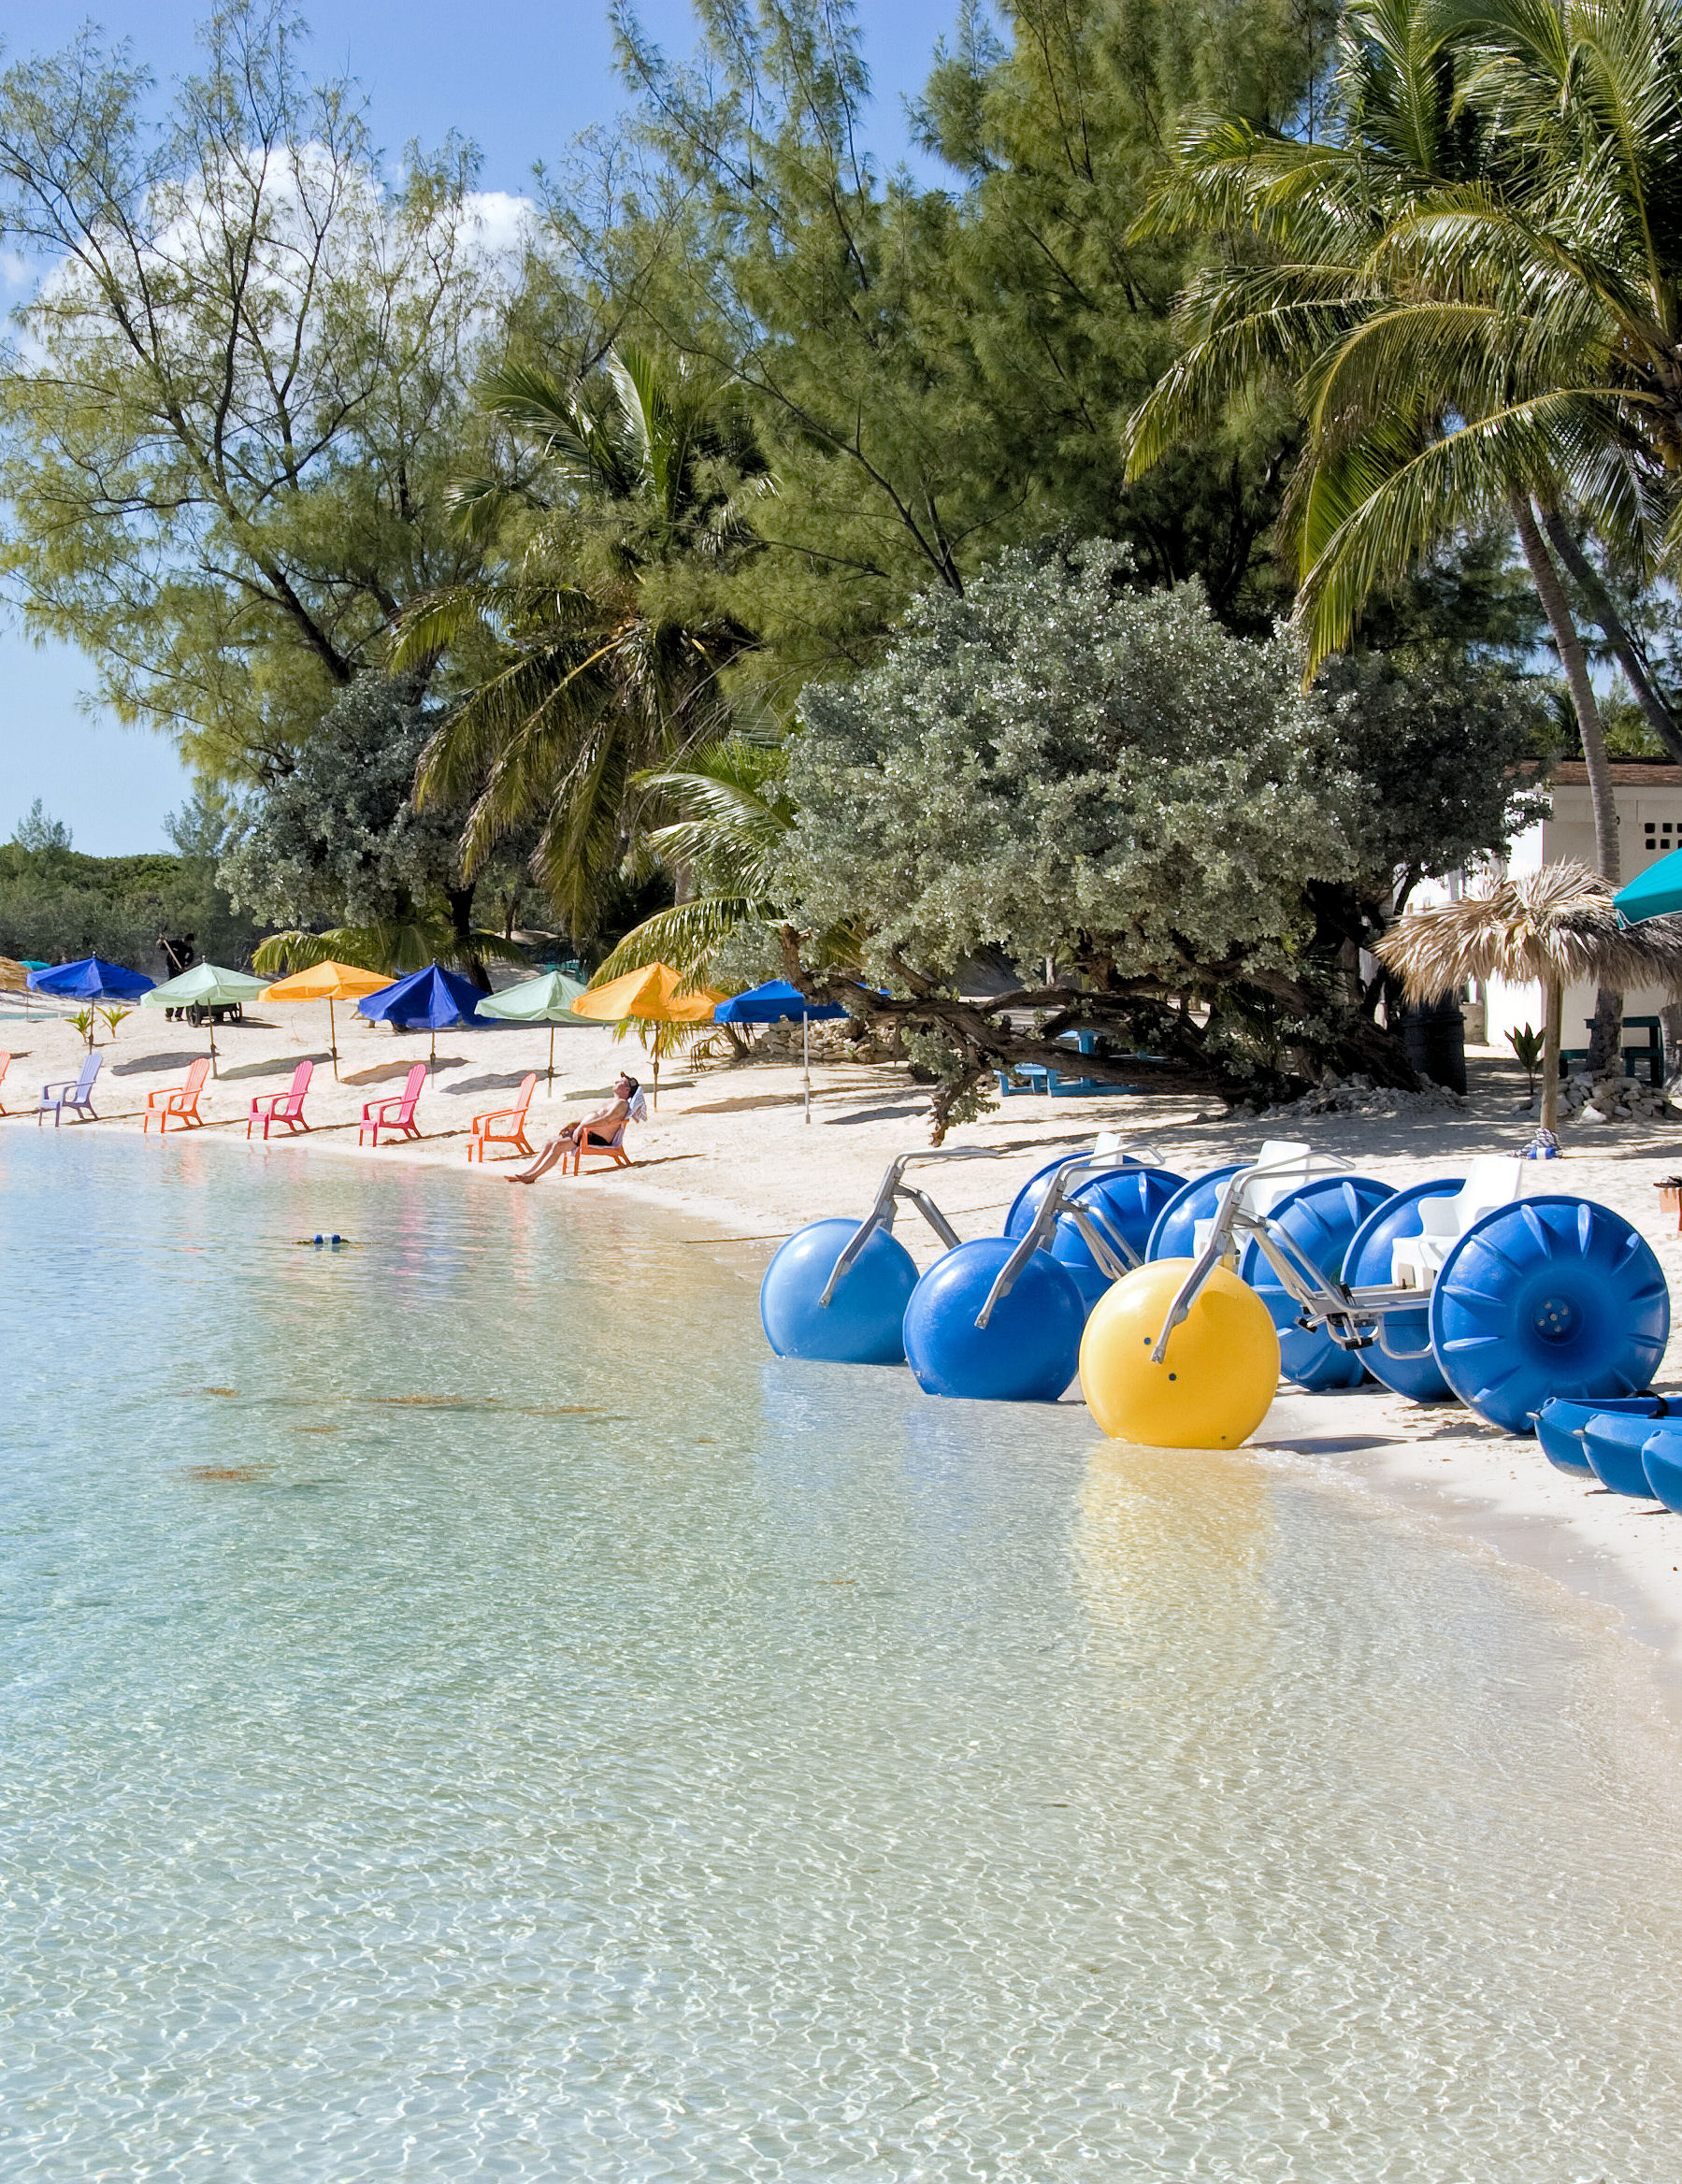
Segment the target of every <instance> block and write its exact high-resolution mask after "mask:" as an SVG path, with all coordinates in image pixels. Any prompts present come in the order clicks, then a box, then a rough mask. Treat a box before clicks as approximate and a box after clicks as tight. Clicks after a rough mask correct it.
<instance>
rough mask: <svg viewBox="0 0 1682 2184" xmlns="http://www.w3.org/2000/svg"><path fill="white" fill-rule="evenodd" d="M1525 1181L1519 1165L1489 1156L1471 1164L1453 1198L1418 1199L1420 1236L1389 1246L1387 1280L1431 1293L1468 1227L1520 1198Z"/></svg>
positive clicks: (1402, 1286)
mask: <svg viewBox="0 0 1682 2184" xmlns="http://www.w3.org/2000/svg"><path fill="white" fill-rule="evenodd" d="M1531 1172H1532V1173H1533V1172H1534V1171H1531ZM1527 1181H1528V1177H1527V1174H1526V1163H1525V1162H1524V1161H1523V1160H1511V1159H1508V1158H1507V1157H1505V1156H1504V1155H1503V1154H1492V1155H1489V1156H1487V1157H1485V1158H1483V1159H1481V1160H1474V1162H1473V1163H1472V1165H1471V1167H1470V1168H1468V1169H1467V1171H1466V1180H1465V1182H1464V1183H1463V1184H1461V1185H1460V1187H1459V1190H1458V1191H1456V1192H1455V1193H1454V1194H1453V1196H1452V1197H1445V1198H1440V1199H1421V1200H1419V1209H1418V1210H1419V1221H1420V1231H1419V1234H1418V1235H1417V1236H1404V1237H1402V1239H1401V1240H1400V1241H1399V1242H1398V1243H1395V1244H1393V1245H1392V1246H1391V1249H1390V1279H1391V1281H1393V1282H1394V1283H1396V1284H1397V1286H1399V1287H1401V1288H1404V1289H1429V1288H1430V1286H1431V1284H1432V1283H1433V1282H1434V1281H1435V1280H1436V1278H1437V1276H1438V1274H1440V1273H1441V1272H1442V1271H1443V1262H1444V1260H1445V1259H1446V1258H1447V1257H1448V1255H1449V1253H1450V1252H1451V1251H1452V1250H1453V1249H1454V1247H1455V1245H1456V1244H1457V1243H1459V1240H1460V1238H1461V1237H1462V1236H1464V1235H1465V1233H1466V1231H1467V1229H1470V1228H1471V1226H1472V1224H1473V1223H1474V1221H1477V1220H1481V1219H1482V1218H1483V1216H1484V1214H1492V1213H1493V1212H1494V1211H1495V1209H1496V1207H1497V1206H1506V1205H1510V1204H1511V1203H1512V1202H1513V1200H1515V1199H1521V1198H1522V1197H1523V1196H1524V1186H1525V1184H1526V1182H1527Z"/></svg>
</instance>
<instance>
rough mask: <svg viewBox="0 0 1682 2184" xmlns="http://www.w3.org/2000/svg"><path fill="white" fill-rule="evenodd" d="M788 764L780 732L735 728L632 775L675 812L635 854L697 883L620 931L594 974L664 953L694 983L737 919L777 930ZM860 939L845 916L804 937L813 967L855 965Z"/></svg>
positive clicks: (788, 816)
mask: <svg viewBox="0 0 1682 2184" xmlns="http://www.w3.org/2000/svg"><path fill="white" fill-rule="evenodd" d="M787 765H788V752H787V747H786V745H785V744H784V743H783V741H782V740H781V739H775V740H772V739H767V738H758V737H753V736H747V735H738V736H733V737H731V739H730V740H729V741H728V742H726V743H721V744H719V745H718V746H717V747H716V748H715V749H713V750H712V751H709V752H705V753H703V754H702V755H701V756H700V757H698V758H697V759H696V760H695V761H694V762H693V763H692V764H691V765H690V766H688V767H686V768H670V769H666V770H665V771H663V772H657V773H647V774H642V775H640V776H639V785H640V787H641V788H643V789H644V790H645V791H647V792H648V794H650V795H651V796H656V797H659V798H660V800H661V802H662V803H663V804H664V805H665V806H667V807H668V809H670V810H671V811H673V812H675V813H676V816H675V817H674V818H672V819H671V820H669V821H668V823H667V824H666V825H665V826H658V827H655V828H654V830H653V831H652V832H650V833H648V834H646V835H644V836H643V837H642V840H641V842H640V851H639V855H640V858H645V859H647V860H649V861H652V862H654V863H657V864H662V865H665V866H666V867H667V868H668V869H672V870H683V871H687V872H689V873H691V874H693V875H694V876H695V878H696V879H697V882H698V889H697V893H695V894H694V895H692V896H691V897H690V898H688V899H687V900H685V901H683V902H679V903H675V904H674V905H673V906H672V908H671V909H669V910H662V911H656V912H655V913H654V916H653V917H651V918H646V919H644V921H643V922H642V924H641V925H640V926H638V927H636V928H635V930H634V931H632V932H629V933H627V934H626V935H625V939H624V940H623V941H620V943H619V945H618V946H617V947H616V948H615V949H614V950H613V953H612V954H611V955H610V956H609V957H608V959H607V961H606V962H605V963H604V964H603V965H602V966H601V968H600V970H598V971H597V974H596V975H597V978H598V979H606V978H616V977H617V976H618V975H619V973H620V972H621V971H625V970H640V969H641V968H642V967H643V965H645V964H648V963H654V962H665V963H669V964H670V965H671V966H672V968H673V969H674V970H678V971H680V972H681V973H682V974H683V979H684V980H685V982H686V983H687V984H691V985H694V984H699V983H700V981H701V980H702V979H703V978H704V977H705V976H706V974H707V972H708V970H710V968H711V966H712V962H713V960H714V958H715V957H716V956H717V955H718V953H719V951H720V950H721V949H722V948H723V947H724V946H725V944H726V942H727V941H729V940H731V939H732V938H733V937H734V936H735V935H736V934H738V933H740V932H741V931H742V930H743V929H744V928H745V927H755V926H757V927H761V928H763V929H764V930H765V931H767V932H768V933H777V934H778V935H779V936H780V935H781V932H782V929H783V904H782V897H781V894H780V885H779V871H778V867H779V863H780V860H781V857H782V854H783V848H784V845H785V843H786V841H787V837H788V834H789V831H790V829H791V828H792V827H793V826H794V823H795V821H796V819H797V818H798V815H799V814H798V806H797V805H796V803H795V800H794V798H793V797H791V796H790V795H789V794H788V791H787V789H786V788H785V787H784V785H783V776H784V773H785V772H786V770H787ZM861 945H862V941H861V937H860V935H859V933H858V932H857V931H856V930H855V927H852V926H850V925H846V926H836V927H831V928H830V929H829V930H827V931H826V932H821V933H817V934H813V935H810V936H805V937H804V953H805V955H807V957H808V958H809V959H810V962H811V964H812V968H814V969H825V970H827V969H835V968H837V967H841V966H845V967H847V968H849V969H852V968H855V966H856V964H857V961H858V955H859V950H860V947H861Z"/></svg>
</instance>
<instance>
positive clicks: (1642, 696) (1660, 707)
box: [1536, 503, 1682, 762]
mask: <svg viewBox="0 0 1682 2184" xmlns="http://www.w3.org/2000/svg"><path fill="white" fill-rule="evenodd" d="M1536 512H1537V513H1538V514H1539V515H1540V516H1541V518H1542V527H1543V529H1544V530H1545V532H1546V533H1547V536H1548V539H1549V541H1550V542H1551V544H1552V546H1553V549H1554V552H1555V553H1557V554H1558V555H1559V556H1560V560H1561V561H1562V562H1563V563H1564V564H1565V567H1566V568H1567V569H1568V570H1569V571H1570V573H1571V577H1572V581H1573V582H1574V583H1575V585H1576V587H1577V589H1578V591H1580V592H1581V593H1582V595H1583V596H1584V598H1585V599H1587V600H1588V602H1589V612H1590V613H1591V614H1592V615H1593V616H1594V619H1595V620H1596V621H1597V622H1598V623H1599V624H1600V625H1601V628H1602V630H1603V632H1604V633H1605V639H1606V642H1607V643H1608V644H1609V645H1610V646H1611V647H1612V650H1613V652H1614V654H1616V655H1617V664H1618V666H1619V667H1620V668H1622V669H1623V671H1624V673H1625V674H1626V675H1627V676H1628V677H1629V678H1630V688H1631V689H1632V691H1633V692H1634V694H1635V702H1636V704H1637V705H1639V706H1640V708H1641V710H1642V711H1643V713H1644V714H1645V715H1646V723H1647V726H1648V727H1650V728H1651V729H1652V731H1653V733H1654V735H1656V736H1657V737H1658V739H1659V740H1660V742H1661V743H1662V744H1663V745H1664V747H1665V749H1666V750H1667V751H1668V752H1669V753H1670V754H1671V756H1672V757H1673V758H1675V759H1676V760H1678V761H1679V762H1682V727H1678V726H1677V725H1676V718H1675V714H1674V713H1673V712H1672V711H1671V709H1670V707H1669V706H1668V705H1666V704H1665V702H1664V700H1663V698H1662V697H1660V695H1659V693H1658V691H1657V690H1655V689H1654V687H1653V682H1652V678H1651V676H1650V675H1649V674H1648V673H1647V666H1646V661H1645V660H1644V659H1643V658H1642V656H1641V654H1640V652H1639V650H1638V649H1637V647H1636V643H1635V639H1633V638H1632V636H1631V635H1630V632H1629V630H1628V629H1627V628H1626V627H1625V626H1624V621H1623V617H1622V616H1621V615H1620V614H1619V613H1618V611H1617V606H1616V604H1615V603H1614V601H1613V597H1612V595H1611V593H1610V592H1609V591H1608V590H1607V589H1606V587H1605V585H1604V584H1603V582H1601V578H1600V572H1599V570H1598V569H1597V568H1595V566H1594V564H1593V562H1591V561H1590V560H1589V556H1588V555H1587V554H1586V553H1584V552H1583V550H1582V548H1581V547H1580V546H1579V545H1578V544H1577V542H1576V540H1575V539H1574V538H1573V537H1572V535H1571V533H1570V531H1569V530H1568V529H1567V528H1566V525H1565V522H1564V519H1563V517H1562V516H1561V515H1560V511H1559V510H1558V509H1557V508H1544V507H1542V505H1541V504H1540V503H1538V504H1537V510H1536Z"/></svg>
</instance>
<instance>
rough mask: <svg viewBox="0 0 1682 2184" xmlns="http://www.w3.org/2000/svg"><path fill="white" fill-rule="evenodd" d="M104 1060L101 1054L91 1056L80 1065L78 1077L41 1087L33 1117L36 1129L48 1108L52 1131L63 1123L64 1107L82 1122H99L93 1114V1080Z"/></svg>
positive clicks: (67, 1078)
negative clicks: (50, 1113) (82, 1120)
mask: <svg viewBox="0 0 1682 2184" xmlns="http://www.w3.org/2000/svg"><path fill="white" fill-rule="evenodd" d="M104 1059H105V1056H104V1055H102V1054H91V1055H90V1056H88V1058H87V1060H86V1061H85V1062H83V1064H82V1065H81V1075H80V1076H79V1077H66V1078H65V1081H64V1083H63V1084H52V1085H42V1086H41V1104H40V1105H39V1107H37V1108H36V1115H35V1127H36V1129H39V1128H40V1127H41V1117H42V1115H44V1114H46V1113H47V1111H48V1109H49V1108H50V1109H51V1110H52V1127H53V1128H54V1129H57V1128H58V1126H59V1124H60V1123H61V1122H63V1120H64V1118H65V1108H66V1107H67V1108H69V1109H70V1111H71V1113H72V1114H79V1115H80V1116H82V1118H83V1119H84V1121H87V1122H97V1121H98V1120H99V1117H98V1116H97V1115H96V1114H94V1113H93V1080H94V1078H95V1077H96V1076H98V1074H99V1065H100V1063H101V1062H102V1061H104Z"/></svg>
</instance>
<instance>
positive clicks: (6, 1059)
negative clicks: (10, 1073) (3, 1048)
mask: <svg viewBox="0 0 1682 2184" xmlns="http://www.w3.org/2000/svg"><path fill="white" fill-rule="evenodd" d="M10 1068H11V1056H10V1055H8V1054H0V1084H4V1083H5V1081H6V1072H7V1070H9V1069H10ZM5 1113H6V1108H5V1105H4V1103H3V1102H0V1114H5Z"/></svg>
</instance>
